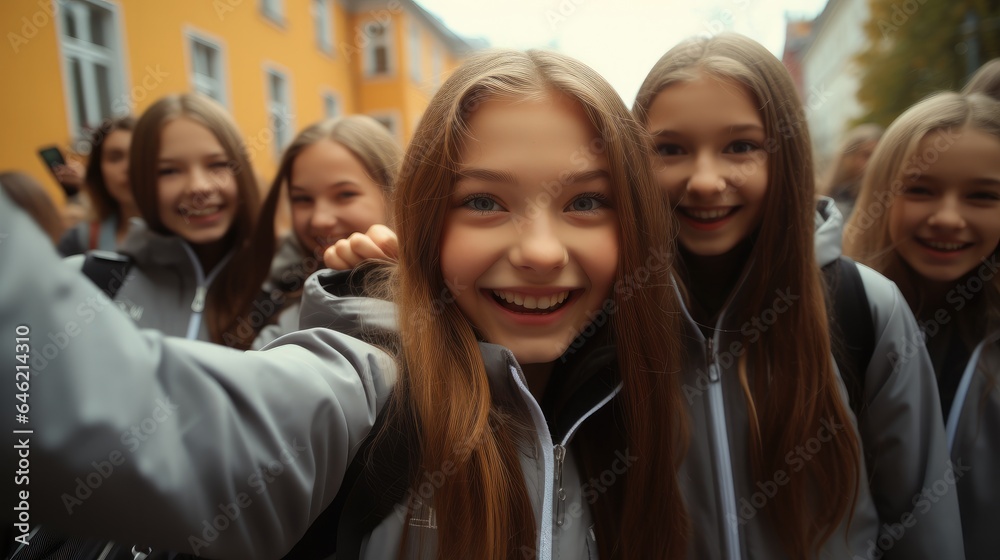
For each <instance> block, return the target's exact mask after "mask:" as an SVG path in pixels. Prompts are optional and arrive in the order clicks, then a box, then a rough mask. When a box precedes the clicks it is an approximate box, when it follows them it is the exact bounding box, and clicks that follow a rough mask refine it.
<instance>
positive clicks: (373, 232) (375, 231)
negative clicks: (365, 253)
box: [367, 224, 399, 260]
mask: <svg viewBox="0 0 1000 560" xmlns="http://www.w3.org/2000/svg"><path fill="white" fill-rule="evenodd" d="M367 235H368V237H370V238H371V240H372V241H373V242H374V243H375V244H376V245H378V247H379V248H380V249H382V252H383V253H384V254H385V256H386V257H387V258H390V259H393V260H395V259H396V258H397V257H398V256H399V238H397V237H396V232H394V231H392V230H391V229H389V228H388V227H386V226H384V225H382V224H375V225H373V226H372V227H370V228H368V233H367Z"/></svg>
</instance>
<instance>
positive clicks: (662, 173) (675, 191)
mask: <svg viewBox="0 0 1000 560" xmlns="http://www.w3.org/2000/svg"><path fill="white" fill-rule="evenodd" d="M653 175H654V178H655V179H656V185H657V186H658V187H660V190H661V191H662V192H663V193H665V194H666V195H667V198H668V199H669V200H670V202H672V203H675V204H676V203H677V202H679V201H680V199H681V198H682V197H683V196H684V182H683V180H682V178H681V176H680V174H679V173H678V172H677V171H676V170H675V169H672V168H669V167H663V168H661V169H660V170H659V171H656V172H655V173H654V174H653Z"/></svg>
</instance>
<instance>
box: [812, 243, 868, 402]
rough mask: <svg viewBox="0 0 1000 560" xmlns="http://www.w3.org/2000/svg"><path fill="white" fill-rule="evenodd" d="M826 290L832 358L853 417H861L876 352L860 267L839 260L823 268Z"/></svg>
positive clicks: (849, 261) (845, 260)
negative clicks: (870, 369) (866, 380)
mask: <svg viewBox="0 0 1000 560" xmlns="http://www.w3.org/2000/svg"><path fill="white" fill-rule="evenodd" d="M822 270H823V277H824V280H825V282H826V289H827V296H828V297H827V314H828V316H829V318H830V338H831V344H832V347H833V357H834V360H835V361H836V362H837V368H838V369H839V370H840V375H841V378H842V379H843V380H844V385H845V386H846V387H847V395H848V398H849V401H850V405H851V410H853V411H854V416H855V417H857V418H861V415H862V414H863V413H864V412H865V409H866V406H867V403H866V402H865V398H864V389H865V371H866V370H867V369H868V364H869V363H870V362H871V360H872V355H873V354H874V353H875V322H874V320H873V319H872V314H871V307H870V306H869V303H868V295H867V294H866V293H865V286H864V283H863V282H862V281H861V273H860V272H859V271H858V265H857V263H855V262H854V261H852V260H851V259H849V258H847V257H840V258H838V259H837V260H835V261H833V262H832V263H830V264H828V265H826V266H824V267H823V269H822Z"/></svg>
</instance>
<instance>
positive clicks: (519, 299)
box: [483, 289, 577, 314]
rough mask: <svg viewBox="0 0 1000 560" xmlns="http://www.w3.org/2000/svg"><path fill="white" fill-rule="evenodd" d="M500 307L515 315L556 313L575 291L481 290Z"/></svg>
mask: <svg viewBox="0 0 1000 560" xmlns="http://www.w3.org/2000/svg"><path fill="white" fill-rule="evenodd" d="M483 291H484V292H487V294H488V295H489V296H491V297H492V298H493V301H495V302H496V303H498V304H499V305H500V306H501V307H503V308H505V309H508V310H510V311H513V312H515V313H529V314H545V313H553V312H555V311H558V310H559V309H561V308H562V307H563V306H565V305H566V302H567V301H569V300H570V299H571V296H572V295H573V293H574V292H576V291H577V290H561V291H550V292H549V293H545V294H538V293H525V292H522V291H517V290H502V289H491V290H483Z"/></svg>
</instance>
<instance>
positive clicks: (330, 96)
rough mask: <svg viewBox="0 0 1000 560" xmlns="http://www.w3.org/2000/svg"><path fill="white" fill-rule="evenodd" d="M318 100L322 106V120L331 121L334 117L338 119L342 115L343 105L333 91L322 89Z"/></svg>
mask: <svg viewBox="0 0 1000 560" xmlns="http://www.w3.org/2000/svg"><path fill="white" fill-rule="evenodd" d="M320 100H321V102H322V104H323V118H324V119H332V118H334V117H339V116H341V115H343V114H344V104H343V100H342V99H341V98H340V94H338V93H337V92H336V91H334V90H333V88H323V89H322V90H320ZM331 101H332V102H333V106H334V109H335V110H334V111H333V113H330V102H331Z"/></svg>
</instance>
